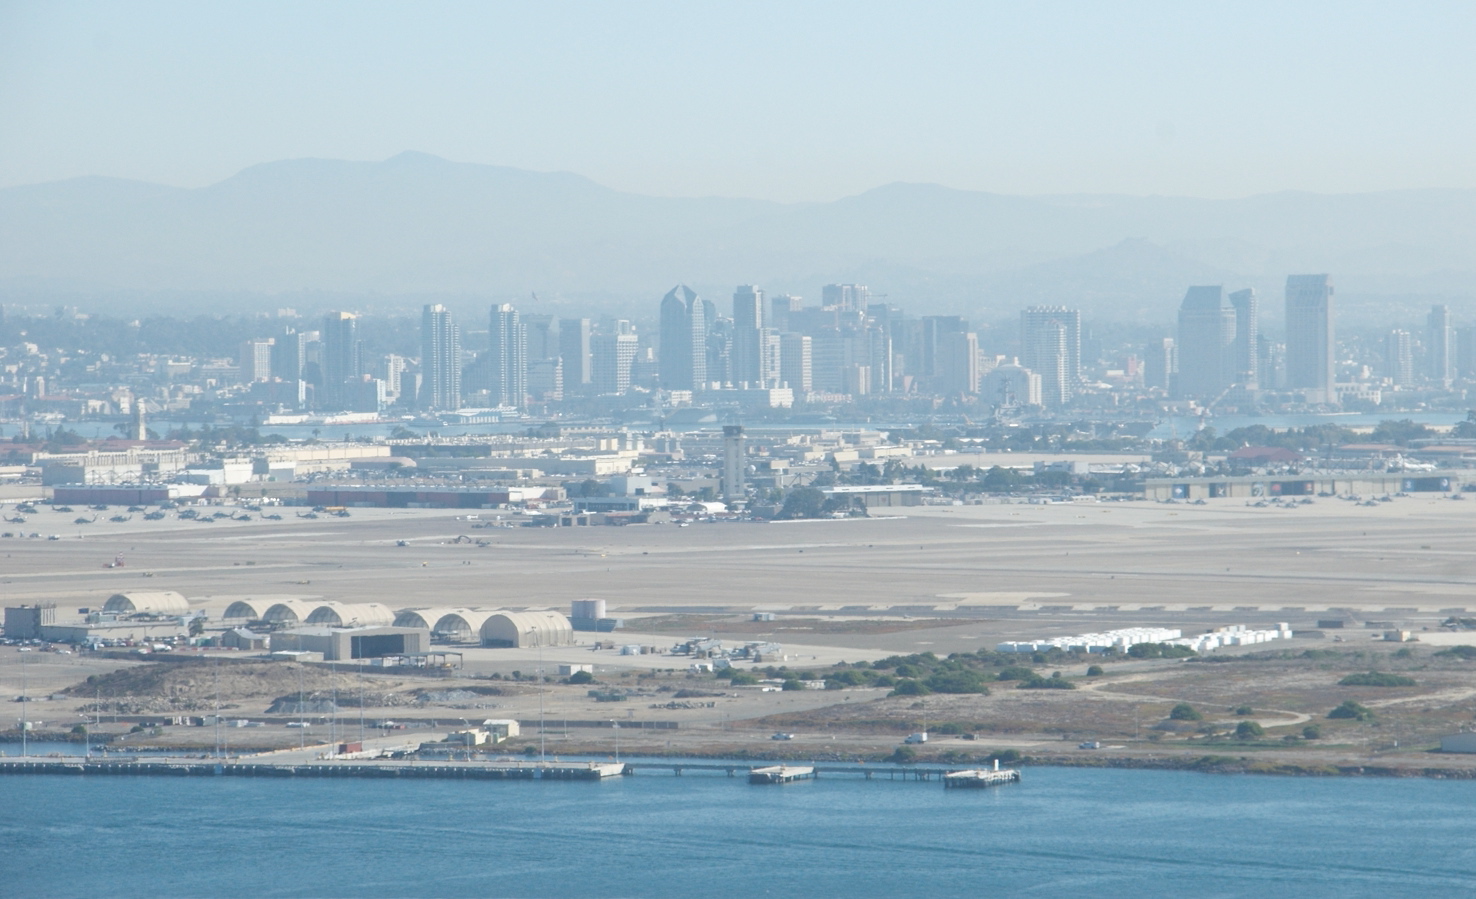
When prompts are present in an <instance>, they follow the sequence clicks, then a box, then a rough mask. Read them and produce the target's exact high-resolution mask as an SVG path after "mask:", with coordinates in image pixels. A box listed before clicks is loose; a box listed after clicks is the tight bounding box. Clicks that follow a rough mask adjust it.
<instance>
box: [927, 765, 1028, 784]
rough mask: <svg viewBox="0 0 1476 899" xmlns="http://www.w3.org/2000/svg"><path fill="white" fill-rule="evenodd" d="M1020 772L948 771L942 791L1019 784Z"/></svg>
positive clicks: (975, 769)
mask: <svg viewBox="0 0 1476 899" xmlns="http://www.w3.org/2000/svg"><path fill="white" fill-rule="evenodd" d="M1019 781H1020V772H1019V771H1016V770H1015V769H1014V768H1000V767H999V766H997V765H996V766H995V767H994V768H992V769H991V768H969V769H966V770H963V771H950V772H948V773H947V774H945V775H943V787H944V789H954V788H959V787H962V788H971V787H972V788H978V787H993V786H998V785H999V784H1007V783H1019Z"/></svg>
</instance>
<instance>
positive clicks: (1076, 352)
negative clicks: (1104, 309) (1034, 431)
mask: <svg viewBox="0 0 1476 899" xmlns="http://www.w3.org/2000/svg"><path fill="white" fill-rule="evenodd" d="M1020 364H1021V365H1023V366H1025V367H1026V368H1028V369H1030V370H1031V371H1033V372H1035V373H1036V374H1038V375H1040V390H1041V402H1042V403H1044V404H1045V405H1046V406H1048V407H1051V408H1059V407H1060V406H1063V405H1065V404H1066V403H1067V402H1069V401H1070V400H1071V397H1072V396H1073V395H1074V394H1075V393H1076V387H1077V384H1078V383H1080V381H1081V311H1080V310H1077V309H1067V308H1066V307H1064V306H1031V307H1030V308H1029V309H1026V310H1025V311H1023V312H1021V313H1020Z"/></svg>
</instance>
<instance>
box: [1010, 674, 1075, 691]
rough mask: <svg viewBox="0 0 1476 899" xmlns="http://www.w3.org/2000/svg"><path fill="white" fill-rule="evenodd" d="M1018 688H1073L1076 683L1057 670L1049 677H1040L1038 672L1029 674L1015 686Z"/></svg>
mask: <svg viewBox="0 0 1476 899" xmlns="http://www.w3.org/2000/svg"><path fill="white" fill-rule="evenodd" d="M1016 689H1019V690H1075V689H1076V684H1073V683H1072V682H1071V681H1069V680H1067V679H1066V678H1064V677H1062V676H1061V672H1059V671H1057V672H1056V673H1055V674H1052V675H1051V676H1050V677H1041V676H1040V675H1039V674H1031V675H1030V677H1028V678H1026V679H1025V680H1022V681H1020V685H1019V686H1018V687H1017V688H1016Z"/></svg>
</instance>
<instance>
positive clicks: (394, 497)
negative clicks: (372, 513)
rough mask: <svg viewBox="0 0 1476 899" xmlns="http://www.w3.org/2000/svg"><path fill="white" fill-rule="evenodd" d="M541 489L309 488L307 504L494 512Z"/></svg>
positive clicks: (536, 496) (536, 494)
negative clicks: (491, 510) (493, 510)
mask: <svg viewBox="0 0 1476 899" xmlns="http://www.w3.org/2000/svg"><path fill="white" fill-rule="evenodd" d="M544 492H545V491H544V488H542V487H532V488H519V487H502V488H499V489H496V490H468V489H458V488H453V487H420V488H415V487H404V488H393V487H313V488H309V490H308V492H307V501H308V504H309V505H313V506H349V507H365V508H377V509H495V508H498V507H499V506H504V505H507V504H508V503H521V502H527V501H529V500H539V499H543V496H544Z"/></svg>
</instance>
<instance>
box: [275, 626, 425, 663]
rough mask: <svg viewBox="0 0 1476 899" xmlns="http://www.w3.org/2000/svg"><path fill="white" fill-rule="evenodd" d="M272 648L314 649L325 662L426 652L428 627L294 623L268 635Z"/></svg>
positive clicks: (296, 650)
mask: <svg viewBox="0 0 1476 899" xmlns="http://www.w3.org/2000/svg"><path fill="white" fill-rule="evenodd" d="M271 637H272V652H274V653H275V652H316V653H322V654H323V661H325V662H346V661H350V660H352V659H380V658H385V657H387V656H413V655H423V654H425V653H428V652H430V631H428V630H425V629H423V628H413V627H351V628H333V627H297V628H289V629H287V630H283V631H277V632H275V633H273V634H272V635H271Z"/></svg>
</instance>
